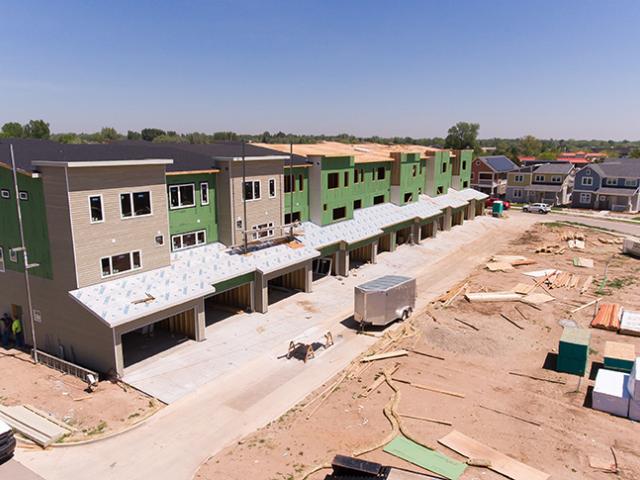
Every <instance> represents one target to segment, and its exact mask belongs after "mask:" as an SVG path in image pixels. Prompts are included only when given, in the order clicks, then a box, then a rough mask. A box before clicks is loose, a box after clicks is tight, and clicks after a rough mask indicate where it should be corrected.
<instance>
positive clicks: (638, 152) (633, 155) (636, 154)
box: [629, 147, 640, 158]
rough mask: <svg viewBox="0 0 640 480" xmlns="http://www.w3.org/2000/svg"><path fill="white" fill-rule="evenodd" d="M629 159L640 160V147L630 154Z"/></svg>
mask: <svg viewBox="0 0 640 480" xmlns="http://www.w3.org/2000/svg"><path fill="white" fill-rule="evenodd" d="M629 157H631V158H640V147H636V148H634V149H632V150H631V151H630V152H629Z"/></svg>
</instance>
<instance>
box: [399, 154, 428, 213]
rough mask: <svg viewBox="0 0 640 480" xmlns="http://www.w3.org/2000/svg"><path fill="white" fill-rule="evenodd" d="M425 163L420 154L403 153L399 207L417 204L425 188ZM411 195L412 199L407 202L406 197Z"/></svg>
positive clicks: (401, 157)
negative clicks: (412, 203)
mask: <svg viewBox="0 0 640 480" xmlns="http://www.w3.org/2000/svg"><path fill="white" fill-rule="evenodd" d="M425 163H426V162H425V161H424V160H421V158H420V154H419V153H403V154H402V155H401V156H400V182H399V183H400V185H399V187H400V201H399V203H398V204H399V205H406V204H407V203H411V202H417V201H418V199H419V195H420V194H421V193H423V192H422V190H423V188H424V179H425V175H426V169H425ZM407 194H411V199H410V200H409V201H405V196H406V195H407Z"/></svg>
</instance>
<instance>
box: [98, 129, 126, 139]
mask: <svg viewBox="0 0 640 480" xmlns="http://www.w3.org/2000/svg"><path fill="white" fill-rule="evenodd" d="M100 136H101V137H102V140H103V141H105V142H108V141H113V140H120V139H121V138H122V135H120V134H119V133H118V132H117V131H116V129H115V128H112V127H103V128H102V130H100Z"/></svg>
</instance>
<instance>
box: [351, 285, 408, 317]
mask: <svg viewBox="0 0 640 480" xmlns="http://www.w3.org/2000/svg"><path fill="white" fill-rule="evenodd" d="M415 306H416V279H415V278H411V277H405V276H403V275H385V276H384V277H379V278H376V279H375V280H370V281H368V282H366V283H363V284H361V285H358V286H357V287H355V297H354V311H353V318H354V319H355V321H356V322H358V323H360V325H361V326H362V327H363V328H364V326H365V325H373V326H385V325H388V324H390V323H391V322H393V321H394V320H397V319H399V318H401V319H402V320H406V319H407V318H409V316H410V315H411V312H413V309H414V308H415Z"/></svg>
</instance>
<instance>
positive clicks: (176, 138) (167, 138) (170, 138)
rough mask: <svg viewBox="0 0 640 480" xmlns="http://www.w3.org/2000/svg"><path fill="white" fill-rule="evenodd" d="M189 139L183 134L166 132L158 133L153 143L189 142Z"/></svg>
mask: <svg viewBox="0 0 640 480" xmlns="http://www.w3.org/2000/svg"><path fill="white" fill-rule="evenodd" d="M174 133H175V132H174ZM187 141H188V140H187V139H186V138H184V137H182V136H181V135H169V134H166V133H165V134H163V135H158V136H157V137H154V139H153V143H187Z"/></svg>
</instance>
